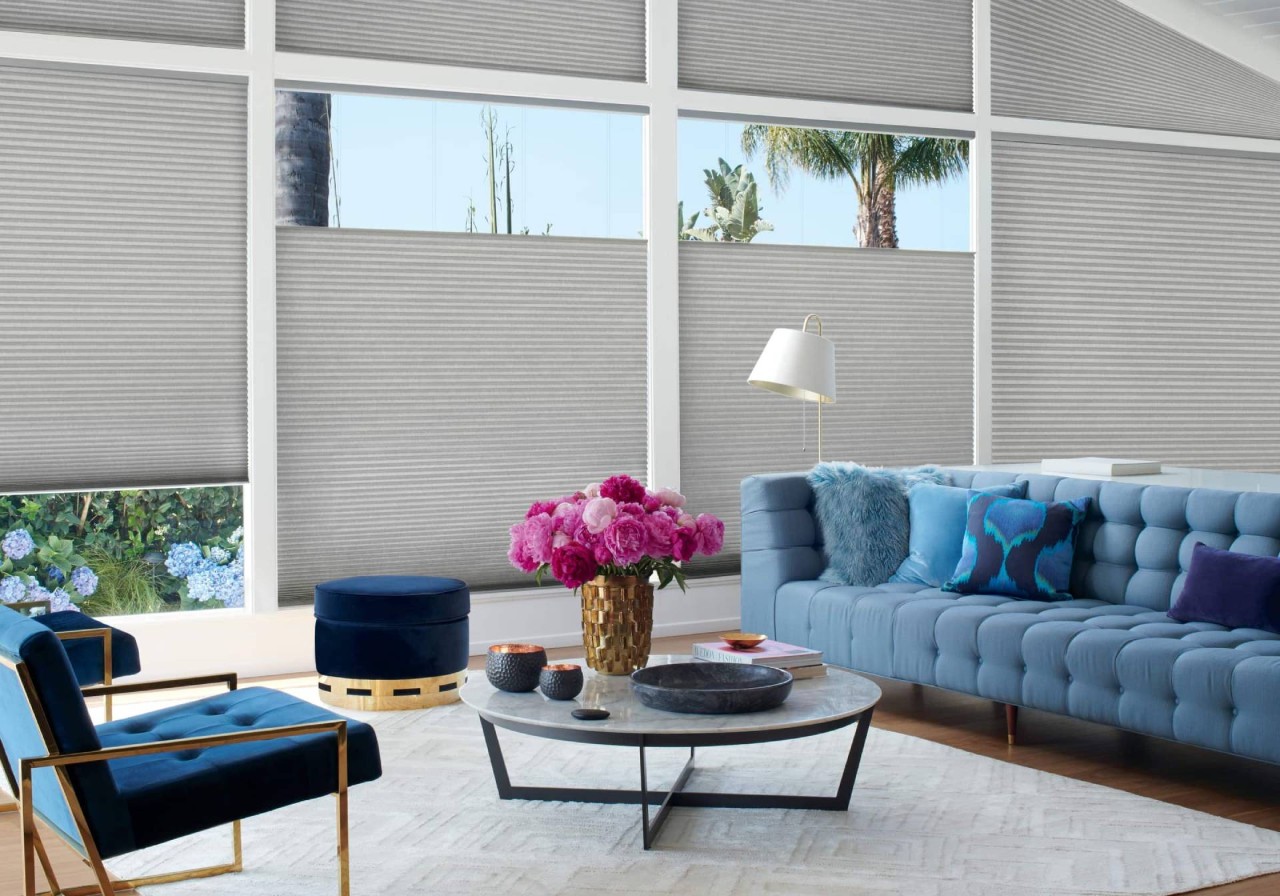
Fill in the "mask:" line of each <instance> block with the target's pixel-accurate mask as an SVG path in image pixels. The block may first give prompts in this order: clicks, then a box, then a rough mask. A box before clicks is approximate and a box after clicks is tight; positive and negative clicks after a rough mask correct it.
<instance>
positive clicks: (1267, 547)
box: [947, 469, 1280, 610]
mask: <svg viewBox="0 0 1280 896" xmlns="http://www.w3.org/2000/svg"><path fill="white" fill-rule="evenodd" d="M947 473H948V474H950V476H951V479H952V482H953V484H955V485H960V486H964V487H966V488H981V487H983V486H988V485H999V484H1001V483H1006V482H1021V481H1023V480H1026V482H1027V497H1029V498H1032V499H1033V500H1036V501H1065V500H1068V499H1071V498H1078V497H1081V496H1082V495H1088V496H1089V497H1091V498H1093V501H1092V504H1091V506H1090V509H1089V515H1088V517H1087V518H1086V520H1085V523H1084V526H1083V528H1082V529H1081V532H1080V538H1079V541H1078V542H1077V544H1076V555H1075V562H1074V564H1073V565H1072V569H1071V579H1072V581H1071V594H1072V596H1073V597H1077V598H1089V599H1093V600H1103V601H1107V602H1108V603H1113V604H1134V605H1135V606H1141V607H1150V608H1151V609H1153V610H1168V609H1169V607H1170V605H1171V604H1172V602H1173V600H1174V599H1175V598H1176V597H1177V596H1178V594H1179V592H1181V591H1182V581H1183V578H1184V577H1185V576H1186V571H1187V566H1188V565H1189V564H1190V562H1191V549H1192V548H1193V547H1194V546H1195V544H1196V542H1203V543H1204V544H1207V545H1210V546H1212V547H1215V548H1227V549H1230V550H1233V551H1239V552H1241V553H1245V554H1258V555H1264V556H1269V557H1275V556H1277V555H1280V494H1272V493H1266V492H1230V491H1218V490H1216V489H1204V488H1176V487H1172V486H1164V485H1140V484H1137V483H1132V482H1123V481H1116V480H1106V481H1101V480H1090V479H1071V478H1066V477H1061V476H1045V475H1040V474H1025V473H1020V474H1016V475H1015V474H1013V473H1005V472H975V471H973V470H958V469H948V470H947Z"/></svg>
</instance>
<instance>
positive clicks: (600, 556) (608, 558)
mask: <svg viewBox="0 0 1280 896" xmlns="http://www.w3.org/2000/svg"><path fill="white" fill-rule="evenodd" d="M591 553H592V555H593V556H594V557H595V558H596V563H599V564H600V565H601V566H613V554H612V553H611V552H610V551H609V549H608V548H607V547H606V546H605V543H604V539H603V538H602V539H600V540H599V541H597V542H596V543H595V545H593V546H592V548H591Z"/></svg>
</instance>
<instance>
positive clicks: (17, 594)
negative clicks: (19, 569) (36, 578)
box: [0, 576, 27, 604]
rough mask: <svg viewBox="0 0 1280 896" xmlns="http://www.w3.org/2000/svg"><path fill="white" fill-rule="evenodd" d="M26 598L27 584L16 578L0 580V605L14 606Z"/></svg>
mask: <svg viewBox="0 0 1280 896" xmlns="http://www.w3.org/2000/svg"><path fill="white" fill-rule="evenodd" d="M26 598H27V583H26V582H24V581H22V579H21V578H20V577H18V576H5V577H4V578H3V579H0V603H5V604H16V603H17V602H18V601H20V600H26Z"/></svg>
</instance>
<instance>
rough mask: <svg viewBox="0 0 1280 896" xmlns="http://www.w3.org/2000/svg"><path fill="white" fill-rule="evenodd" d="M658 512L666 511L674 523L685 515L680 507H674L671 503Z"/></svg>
mask: <svg viewBox="0 0 1280 896" xmlns="http://www.w3.org/2000/svg"><path fill="white" fill-rule="evenodd" d="M658 512H659V513H665V514H666V515H667V516H668V517H670V519H671V522H673V523H678V522H679V521H680V517H682V516H684V513H683V512H682V511H681V510H680V509H679V508H678V507H672V506H670V505H665V506H664V507H663V508H662V509H661V510H659V511H658Z"/></svg>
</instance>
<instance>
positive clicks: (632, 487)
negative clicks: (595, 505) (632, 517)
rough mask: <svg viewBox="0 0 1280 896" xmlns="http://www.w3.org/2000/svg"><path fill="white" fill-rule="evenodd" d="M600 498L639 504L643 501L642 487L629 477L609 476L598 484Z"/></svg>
mask: <svg viewBox="0 0 1280 896" xmlns="http://www.w3.org/2000/svg"><path fill="white" fill-rule="evenodd" d="M600 497H602V498H613V500H615V501H617V502H619V503H622V502H624V501H630V502H634V503H636V504H639V503H640V502H641V501H643V500H644V486H643V485H641V484H640V482H639V481H638V480H636V479H634V478H633V477H631V476H610V477H609V478H608V479H606V480H605V481H604V482H602V483H600Z"/></svg>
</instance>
